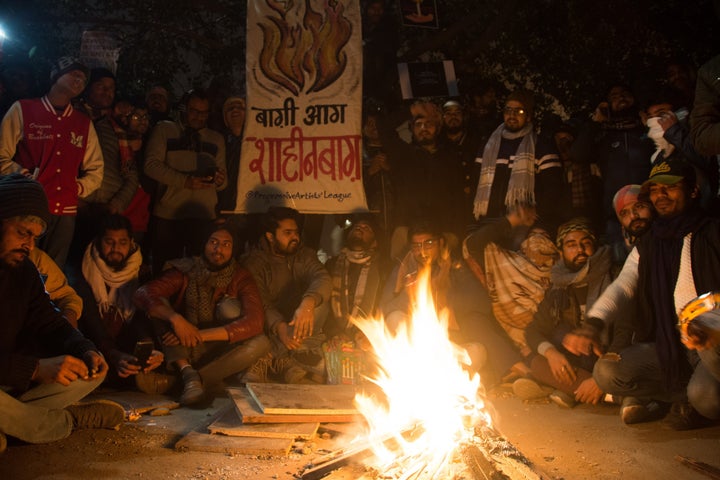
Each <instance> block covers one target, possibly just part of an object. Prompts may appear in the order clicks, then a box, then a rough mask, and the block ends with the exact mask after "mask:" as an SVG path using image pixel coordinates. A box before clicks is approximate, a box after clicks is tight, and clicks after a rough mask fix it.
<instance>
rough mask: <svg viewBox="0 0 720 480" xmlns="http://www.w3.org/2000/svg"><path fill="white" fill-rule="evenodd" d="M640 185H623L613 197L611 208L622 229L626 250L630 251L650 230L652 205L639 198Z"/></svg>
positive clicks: (653, 211) (653, 213)
mask: <svg viewBox="0 0 720 480" xmlns="http://www.w3.org/2000/svg"><path fill="white" fill-rule="evenodd" d="M641 188H642V187H641V186H640V185H625V186H624V187H622V188H621V189H620V190H618V191H617V193H616V194H615V196H614V197H613V208H614V209H615V214H616V215H617V219H618V221H619V222H620V226H621V227H622V229H623V237H624V238H625V245H626V247H627V248H628V250H630V249H632V248H633V247H634V246H635V244H636V243H637V241H638V239H639V238H640V236H641V235H642V234H643V233H645V232H647V231H648V230H649V229H650V225H651V224H652V221H653V218H654V217H655V210H653V207H652V205H651V204H650V203H649V202H648V201H646V200H642V199H640V198H638V197H639V195H640V189H641Z"/></svg>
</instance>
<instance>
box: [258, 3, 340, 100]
mask: <svg viewBox="0 0 720 480" xmlns="http://www.w3.org/2000/svg"><path fill="white" fill-rule="evenodd" d="M311 3H312V2H311V0H305V1H304V2H297V3H296V2H295V1H294V0H287V1H286V2H282V1H279V0H265V4H266V5H267V6H268V7H269V8H270V9H271V10H272V11H274V12H275V13H277V15H274V14H273V13H272V12H267V14H266V15H265V19H267V21H266V22H259V23H258V26H259V27H260V29H261V30H262V34H263V48H262V51H261V52H260V59H259V65H260V70H261V71H262V73H263V75H265V77H267V78H268V79H270V80H272V81H273V82H275V83H276V84H278V85H280V86H282V87H283V88H285V89H286V90H288V91H290V92H291V93H292V94H293V95H295V96H297V95H299V94H300V92H302V91H303V90H304V88H305V85H306V80H307V83H309V84H310V86H309V87H308V88H307V91H306V92H307V93H311V92H319V91H321V90H323V89H325V88H327V87H328V86H329V85H331V84H332V83H333V82H334V81H335V80H337V79H338V78H339V77H340V75H342V73H343V71H344V70H345V67H346V65H347V54H346V53H345V52H344V46H345V45H346V44H347V42H348V40H349V39H350V36H351V35H352V24H351V22H350V21H349V20H348V19H347V18H346V17H345V16H344V15H343V12H344V10H345V7H344V6H343V4H342V3H341V2H339V1H337V0H324V2H323V8H322V10H323V11H324V14H323V12H318V11H316V10H313V7H312V5H311ZM303 5H304V7H305V8H304V12H303V11H302V10H303V8H302V7H303ZM261 8H262V7H261Z"/></svg>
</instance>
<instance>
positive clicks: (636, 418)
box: [620, 397, 663, 425]
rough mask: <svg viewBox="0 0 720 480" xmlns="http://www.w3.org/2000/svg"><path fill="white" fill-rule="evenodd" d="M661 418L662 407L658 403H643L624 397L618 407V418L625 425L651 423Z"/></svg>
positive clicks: (633, 398)
mask: <svg viewBox="0 0 720 480" xmlns="http://www.w3.org/2000/svg"><path fill="white" fill-rule="evenodd" d="M662 416H663V411H662V407H661V406H660V404H659V403H658V402H654V401H651V402H646V403H643V402H641V401H640V400H638V399H637V398H635V397H625V398H623V400H622V404H621V405H620V418H621V419H622V421H623V423H624V424H625V425H633V424H635V423H644V422H652V421H654V420H659V419H660V418H662Z"/></svg>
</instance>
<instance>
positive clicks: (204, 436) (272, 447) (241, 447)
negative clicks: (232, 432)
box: [175, 431, 293, 456]
mask: <svg viewBox="0 0 720 480" xmlns="http://www.w3.org/2000/svg"><path fill="white" fill-rule="evenodd" d="M292 444H293V440H292V439H288V438H258V437H228V436H225V435H211V434H209V433H200V432H194V431H193V432H190V433H188V434H187V435H185V436H184V437H183V438H181V439H180V441H178V442H177V443H176V444H175V450H178V451H181V452H187V451H193V452H213V453H232V454H246V455H278V456H286V455H287V454H288V453H289V452H290V448H291V447H292Z"/></svg>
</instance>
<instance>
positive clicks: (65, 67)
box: [50, 57, 90, 83]
mask: <svg viewBox="0 0 720 480" xmlns="http://www.w3.org/2000/svg"><path fill="white" fill-rule="evenodd" d="M73 70H80V71H81V72H83V73H84V74H85V79H86V80H87V79H88V77H89V76H90V69H89V68H88V67H86V66H85V65H83V64H82V63H80V61H79V60H78V59H76V58H74V57H60V58H58V59H57V61H56V62H55V64H54V65H53V66H52V67H51V69H50V83H55V82H57V79H58V78H60V77H62V76H63V75H65V74H66V73H69V72H72V71H73Z"/></svg>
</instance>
